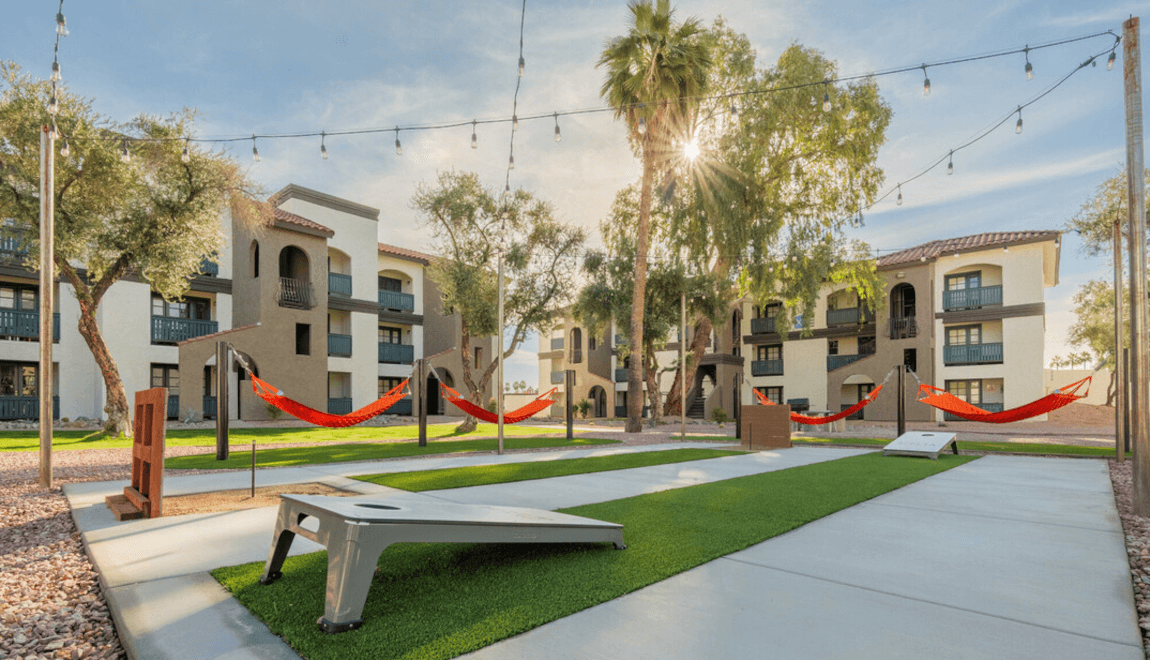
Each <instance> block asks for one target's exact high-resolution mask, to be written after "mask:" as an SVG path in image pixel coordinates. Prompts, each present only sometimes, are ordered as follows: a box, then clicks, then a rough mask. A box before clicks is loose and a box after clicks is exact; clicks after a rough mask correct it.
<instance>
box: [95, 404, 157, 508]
mask: <svg viewBox="0 0 1150 660" xmlns="http://www.w3.org/2000/svg"><path fill="white" fill-rule="evenodd" d="M167 406H168V390H167V389H165V388H163V387H154V388H152V389H150V390H143V391H141V392H136V406H135V415H134V427H133V428H134V437H133V438H132V485H131V486H126V487H125V488H124V495H123V497H118V496H109V497H108V498H106V500H107V504H108V507H109V508H110V509H112V512H113V513H115V514H116V519H117V520H125V519H129V518H140V517H143V518H159V517H161V516H163V515H164V509H163V506H164V495H163V489H164V430H165V426H164V422H165V420H166V419H167Z"/></svg>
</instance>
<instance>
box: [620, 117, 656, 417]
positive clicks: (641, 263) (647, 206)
mask: <svg viewBox="0 0 1150 660" xmlns="http://www.w3.org/2000/svg"><path fill="white" fill-rule="evenodd" d="M654 160H655V158H654V154H653V153H652V147H651V132H650V131H648V132H647V134H646V135H644V136H643V183H642V185H641V186H640V188H639V226H638V228H637V230H636V232H635V249H636V252H635V292H634V295H633V296H632V298H631V300H632V303H631V342H630V350H631V356H630V359H631V369H630V373H628V374H627V426H626V431H627V432H628V433H639V432H640V431H642V430H643V420H642V416H643V307H644V301H645V300H646V295H647V238H648V237H647V232H648V225H649V223H650V218H651V184H652V180H653V179H654V177H655V163H654Z"/></svg>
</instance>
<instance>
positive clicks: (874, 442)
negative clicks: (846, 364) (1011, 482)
mask: <svg viewBox="0 0 1150 660" xmlns="http://www.w3.org/2000/svg"><path fill="white" fill-rule="evenodd" d="M792 442H793V443H794V444H796V445H798V444H812V445H826V444H843V445H867V446H874V447H885V446H886V445H888V444H890V443H891V442H892V441H891V440H882V439H874V438H794V439H793V440H792ZM958 450H959V451H984V452H989V453H995V454H1054V455H1060V456H1098V457H1112V456H1114V448H1113V447H1080V446H1078V445H1048V444H1044V443H1040V442H982V441H965V440H959V441H958ZM1126 455H1127V456H1130V455H1131V454H1130V452H1126Z"/></svg>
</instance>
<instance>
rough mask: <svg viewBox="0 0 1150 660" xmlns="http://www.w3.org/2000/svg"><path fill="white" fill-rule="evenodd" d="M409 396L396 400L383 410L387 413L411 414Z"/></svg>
mask: <svg viewBox="0 0 1150 660" xmlns="http://www.w3.org/2000/svg"><path fill="white" fill-rule="evenodd" d="M411 410H412V408H411V397H410V396H409V397H406V398H403V399H400V400H399V401H396V402H395V403H394V404H392V406H391V407H390V408H388V409H387V410H385V411H384V412H385V413H386V414H388V415H406V416H409V417H410V416H411V414H412V413H411Z"/></svg>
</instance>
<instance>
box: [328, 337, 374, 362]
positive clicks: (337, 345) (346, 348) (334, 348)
mask: <svg viewBox="0 0 1150 660" xmlns="http://www.w3.org/2000/svg"><path fill="white" fill-rule="evenodd" d="M380 345H381V346H382V344H380ZM327 354H328V355H330V356H332V357H351V335H334V334H331V333H328V335H327Z"/></svg>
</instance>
